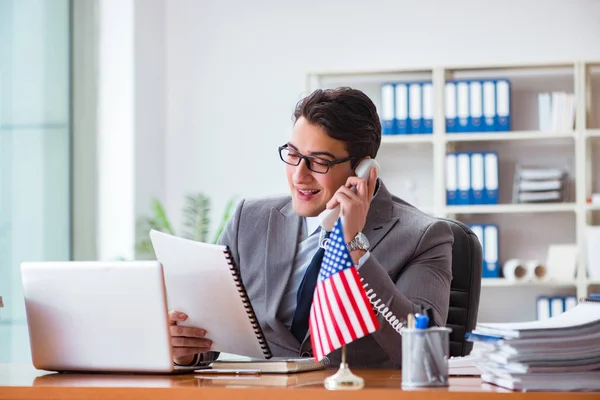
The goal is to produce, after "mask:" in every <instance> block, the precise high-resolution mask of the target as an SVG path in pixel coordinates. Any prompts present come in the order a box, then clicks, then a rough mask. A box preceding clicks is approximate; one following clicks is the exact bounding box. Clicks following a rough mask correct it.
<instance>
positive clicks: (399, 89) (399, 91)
mask: <svg viewBox="0 0 600 400" xmlns="http://www.w3.org/2000/svg"><path fill="white" fill-rule="evenodd" d="M394 89H395V90H394V92H395V96H394V102H395V113H394V120H395V122H396V129H395V130H394V133H396V134H400V135H405V134H407V133H408V132H409V127H408V85H407V84H406V83H397V84H396V86H395V88H394Z"/></svg>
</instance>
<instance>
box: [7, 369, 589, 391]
mask: <svg viewBox="0 0 600 400" xmlns="http://www.w3.org/2000/svg"><path fill="white" fill-rule="evenodd" d="M354 372H355V373H356V374H357V375H359V376H361V377H363V378H364V379H365V388H364V389H362V390H358V391H328V390H326V389H324V388H323V379H324V378H325V377H327V376H329V375H332V374H333V373H335V369H333V370H332V369H329V370H324V371H315V372H306V373H302V374H293V375H262V376H240V377H235V376H226V375H220V376H214V375H211V376H206V375H200V374H198V373H196V374H189V375H173V376H165V375H101V374H56V373H49V372H46V371H38V370H36V369H34V368H33V366H31V365H15V364H0V399H99V398H105V399H138V398H145V399H151V400H159V399H177V400H182V399H194V400H197V399H206V398H218V399H221V398H227V399H244V400H254V399H256V400H258V399H276V400H282V399H285V400H296V399H298V400H300V399H302V400H307V399H311V400H318V399H340V400H341V399H343V400H353V399H360V400H365V396H366V397H367V398H371V397H373V398H376V399H377V400H383V399H394V400H398V398H399V396H401V397H402V399H405V398H406V399H422V400H425V399H428V398H429V397H430V396H431V395H432V394H434V397H435V398H436V399H460V400H470V399H488V398H489V397H499V396H500V397H502V398H506V396H507V395H506V393H509V396H510V399H511V400H516V399H530V400H533V399H540V400H541V399H548V398H551V399H552V398H556V399H558V398H561V399H564V398H573V399H575V398H592V397H595V398H598V393H521V392H511V391H508V390H506V389H502V388H498V387H496V386H492V385H488V384H485V383H482V382H481V380H480V379H479V378H475V377H456V378H450V387H446V388H427V389H413V390H402V389H401V377H402V375H401V371H400V370H374V369H373V370H354ZM434 392H435V393H434Z"/></svg>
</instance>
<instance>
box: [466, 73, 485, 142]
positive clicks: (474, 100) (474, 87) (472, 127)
mask: <svg viewBox="0 0 600 400" xmlns="http://www.w3.org/2000/svg"><path fill="white" fill-rule="evenodd" d="M482 117H483V91H482V88H481V82H480V81H471V82H469V122H468V125H469V131H471V132H481V131H483V129H482V128H483V126H482Z"/></svg>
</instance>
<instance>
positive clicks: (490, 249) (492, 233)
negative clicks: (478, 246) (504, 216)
mask: <svg viewBox="0 0 600 400" xmlns="http://www.w3.org/2000/svg"><path fill="white" fill-rule="evenodd" d="M483 240H484V243H485V244H484V247H483V260H484V266H483V267H484V268H483V271H482V277H483V278H499V277H500V263H499V261H498V244H499V240H498V226H497V225H491V224H490V225H484V226H483Z"/></svg>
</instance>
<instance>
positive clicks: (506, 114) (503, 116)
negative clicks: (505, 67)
mask: <svg viewBox="0 0 600 400" xmlns="http://www.w3.org/2000/svg"><path fill="white" fill-rule="evenodd" d="M496 108H497V116H498V119H497V121H496V130H497V131H510V82H509V81H508V80H506V79H499V80H498V81H496Z"/></svg>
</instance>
